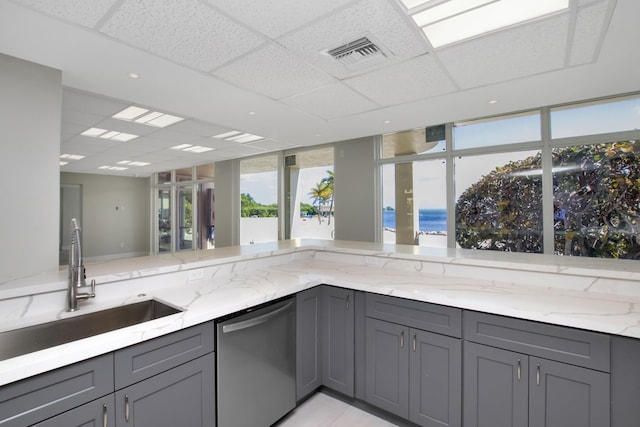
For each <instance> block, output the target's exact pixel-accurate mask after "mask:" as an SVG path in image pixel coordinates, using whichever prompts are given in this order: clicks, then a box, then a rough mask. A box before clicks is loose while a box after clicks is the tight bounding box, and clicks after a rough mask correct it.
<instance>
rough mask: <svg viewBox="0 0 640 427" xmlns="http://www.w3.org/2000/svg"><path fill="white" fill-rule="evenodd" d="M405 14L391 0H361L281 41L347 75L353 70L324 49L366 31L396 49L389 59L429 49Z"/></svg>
mask: <svg viewBox="0 0 640 427" xmlns="http://www.w3.org/2000/svg"><path fill="white" fill-rule="evenodd" d="M402 15H403V14H402V13H401V12H400V11H399V10H398V8H396V7H394V6H393V5H392V4H391V2H389V1H388V0H362V1H359V2H356V3H353V4H351V5H350V6H348V7H345V8H343V9H340V10H339V11H337V12H336V13H334V14H331V15H329V16H326V17H324V18H322V19H319V20H318V21H316V22H314V23H312V24H311V25H309V26H307V27H305V28H303V29H301V30H299V31H296V32H295V33H292V34H290V35H286V36H284V37H282V38H281V39H279V40H278V41H279V42H280V43H281V44H282V45H283V46H284V47H285V48H287V49H290V50H292V51H293V52H295V53H296V54H297V55H299V56H300V57H302V58H304V59H306V60H307V61H309V62H310V63H312V64H313V65H315V66H317V67H318V68H320V69H322V70H324V71H327V72H328V73H329V74H331V75H332V76H334V77H337V78H345V77H348V76H350V75H352V74H353V73H354V72H353V71H352V70H349V69H348V68H346V67H345V66H343V65H341V64H340V63H339V62H336V61H335V60H334V59H333V58H332V57H330V56H327V55H325V54H322V52H324V51H326V50H327V49H332V48H335V47H337V46H341V45H343V44H345V43H347V42H350V41H353V40H357V39H358V38H360V37H363V35H367V37H369V36H371V37H372V38H373V40H372V41H374V42H376V43H380V44H381V45H382V46H384V47H385V48H386V49H388V50H389V51H390V52H393V56H392V57H390V59H389V61H395V62H400V61H402V60H406V59H408V58H412V57H414V56H418V55H421V54H423V53H426V47H425V45H424V41H423V40H421V38H420V37H419V35H418V34H416V32H415V28H412V25H411V23H410V22H407V19H406V16H402ZM387 63H388V62H387ZM378 66H380V65H378Z"/></svg>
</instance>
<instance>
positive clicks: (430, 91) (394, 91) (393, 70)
mask: <svg viewBox="0 0 640 427" xmlns="http://www.w3.org/2000/svg"><path fill="white" fill-rule="evenodd" d="M344 83H346V84H347V85H349V86H351V87H352V88H354V89H355V90H357V91H358V92H360V93H361V94H363V95H365V96H367V97H368V98H370V99H372V100H373V101H375V102H376V103H378V104H380V105H384V106H389V105H396V104H400V103H404V102H412V101H416V100H418V99H425V98H430V97H432V96H437V95H442V94H444V93H448V92H452V91H454V90H455V89H456V87H455V86H454V84H453V83H452V82H451V79H450V78H449V77H448V76H447V74H445V72H444V70H443V69H442V66H441V65H440V64H438V63H437V62H436V61H435V59H434V57H433V55H422V56H419V57H417V58H412V59H410V60H408V61H405V62H402V63H400V64H397V65H394V66H391V67H387V68H383V69H381V70H376V71H372V72H370V73H368V74H363V75H361V76H357V77H353V78H350V79H347V80H344Z"/></svg>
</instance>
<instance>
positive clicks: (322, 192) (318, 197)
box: [309, 181, 329, 222]
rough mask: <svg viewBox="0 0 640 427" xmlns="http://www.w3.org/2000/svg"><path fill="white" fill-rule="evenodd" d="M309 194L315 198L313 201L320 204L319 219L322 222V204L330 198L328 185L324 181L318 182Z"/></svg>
mask: <svg viewBox="0 0 640 427" xmlns="http://www.w3.org/2000/svg"><path fill="white" fill-rule="evenodd" d="M309 195H310V196H311V197H312V198H313V203H314V204H315V203H317V204H318V221H319V222H322V216H321V209H320V206H324V204H325V203H326V202H327V199H328V198H329V193H328V192H327V185H326V184H323V183H322V181H321V182H319V183H317V184H316V186H315V187H314V188H312V189H311V191H310V192H309Z"/></svg>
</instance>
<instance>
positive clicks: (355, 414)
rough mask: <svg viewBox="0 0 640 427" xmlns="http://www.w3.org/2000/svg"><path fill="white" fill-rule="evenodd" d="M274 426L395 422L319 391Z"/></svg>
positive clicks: (384, 425) (361, 426)
mask: <svg viewBox="0 0 640 427" xmlns="http://www.w3.org/2000/svg"><path fill="white" fill-rule="evenodd" d="M275 427H396V424H392V423H390V422H388V421H386V420H383V419H381V418H378V417H376V416H375V415H372V414H369V413H368V412H365V411H363V410H361V409H358V408H355V407H353V406H351V405H349V404H348V403H345V402H343V401H341V400H338V399H335V398H333V397H331V396H328V395H326V394H324V393H322V392H320V393H316V394H315V395H313V396H311V397H310V398H309V399H307V400H306V401H305V402H304V403H302V405H300V406H298V407H297V408H296V409H294V410H293V412H291V413H290V414H289V415H288V416H287V417H286V418H284V419H283V420H281V421H280V422H279V423H277V424H275Z"/></svg>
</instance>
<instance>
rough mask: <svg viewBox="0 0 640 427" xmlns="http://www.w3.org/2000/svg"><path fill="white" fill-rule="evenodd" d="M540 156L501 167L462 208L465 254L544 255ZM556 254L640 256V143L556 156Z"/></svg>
mask: <svg viewBox="0 0 640 427" xmlns="http://www.w3.org/2000/svg"><path fill="white" fill-rule="evenodd" d="M540 170H541V159H540V155H536V156H532V157H529V158H527V159H525V160H522V161H518V162H511V163H509V164H507V165H505V166H501V167H498V168H496V169H495V170H494V171H493V172H491V173H490V174H489V175H487V176H484V177H482V178H481V179H480V180H479V181H478V182H476V183H475V184H474V185H472V186H471V187H469V188H468V189H467V190H466V191H465V192H464V193H463V194H462V195H461V196H460V199H459V200H458V201H457V203H456V218H457V229H456V240H457V242H458V244H459V245H460V246H461V247H463V248H482V249H492V250H503V251H514V252H515V251H518V252H542V178H541V174H540ZM553 170H554V173H553V194H554V235H555V239H554V250H555V253H556V254H561V255H577V256H589V257H604V258H627V259H637V258H639V256H640V217H639V213H640V212H639V211H640V142H636V141H621V142H613V143H607V144H597V145H584V146H575V147H567V148H561V149H556V150H554V152H553Z"/></svg>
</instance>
